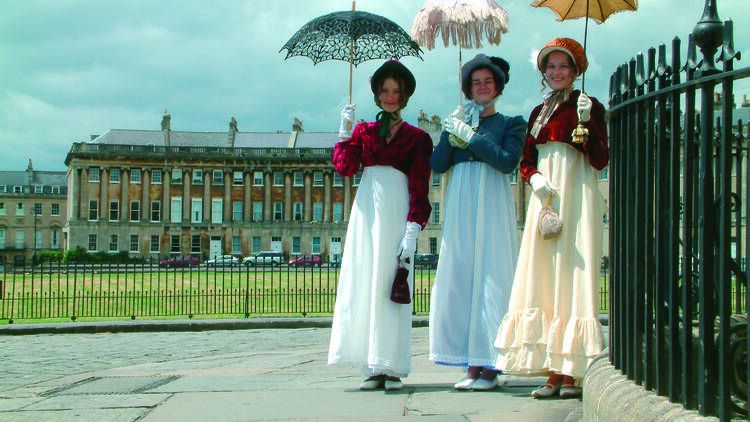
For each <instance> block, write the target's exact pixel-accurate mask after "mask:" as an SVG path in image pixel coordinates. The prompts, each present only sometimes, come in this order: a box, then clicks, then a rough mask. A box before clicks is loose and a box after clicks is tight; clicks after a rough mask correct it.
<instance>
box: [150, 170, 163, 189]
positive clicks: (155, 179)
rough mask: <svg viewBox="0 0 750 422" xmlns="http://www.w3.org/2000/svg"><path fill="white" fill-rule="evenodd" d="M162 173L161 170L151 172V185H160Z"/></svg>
mask: <svg viewBox="0 0 750 422" xmlns="http://www.w3.org/2000/svg"><path fill="white" fill-rule="evenodd" d="M161 176H162V172H161V170H151V184H152V185H161V183H162V177H161Z"/></svg>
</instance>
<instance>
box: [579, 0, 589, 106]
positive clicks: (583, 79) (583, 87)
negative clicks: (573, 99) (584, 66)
mask: <svg viewBox="0 0 750 422" xmlns="http://www.w3.org/2000/svg"><path fill="white" fill-rule="evenodd" d="M588 35H589V0H586V25H585V26H584V29H583V59H584V60H586V39H587V38H588ZM581 92H584V93H585V92H586V72H583V74H582V75H581Z"/></svg>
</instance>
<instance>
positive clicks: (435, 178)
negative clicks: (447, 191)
mask: <svg viewBox="0 0 750 422" xmlns="http://www.w3.org/2000/svg"><path fill="white" fill-rule="evenodd" d="M441 177H442V176H441V174H440V173H436V172H434V171H433V172H432V183H431V184H432V187H433V188H438V187H440V178H441Z"/></svg>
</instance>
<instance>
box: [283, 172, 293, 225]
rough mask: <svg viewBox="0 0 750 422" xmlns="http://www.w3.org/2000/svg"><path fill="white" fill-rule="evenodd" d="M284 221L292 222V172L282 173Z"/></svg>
mask: <svg viewBox="0 0 750 422" xmlns="http://www.w3.org/2000/svg"><path fill="white" fill-rule="evenodd" d="M284 221H292V172H291V171H285V172H284Z"/></svg>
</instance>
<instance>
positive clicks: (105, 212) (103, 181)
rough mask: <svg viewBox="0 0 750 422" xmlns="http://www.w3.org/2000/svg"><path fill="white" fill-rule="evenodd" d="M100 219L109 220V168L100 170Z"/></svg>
mask: <svg viewBox="0 0 750 422" xmlns="http://www.w3.org/2000/svg"><path fill="white" fill-rule="evenodd" d="M99 199H100V202H101V204H100V205H99V211H100V212H99V221H108V220H109V168H107V167H102V168H101V170H99Z"/></svg>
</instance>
